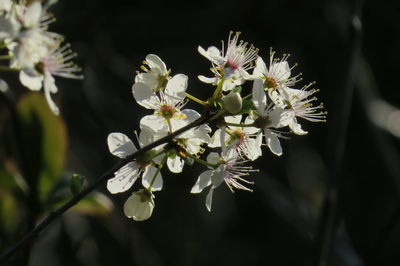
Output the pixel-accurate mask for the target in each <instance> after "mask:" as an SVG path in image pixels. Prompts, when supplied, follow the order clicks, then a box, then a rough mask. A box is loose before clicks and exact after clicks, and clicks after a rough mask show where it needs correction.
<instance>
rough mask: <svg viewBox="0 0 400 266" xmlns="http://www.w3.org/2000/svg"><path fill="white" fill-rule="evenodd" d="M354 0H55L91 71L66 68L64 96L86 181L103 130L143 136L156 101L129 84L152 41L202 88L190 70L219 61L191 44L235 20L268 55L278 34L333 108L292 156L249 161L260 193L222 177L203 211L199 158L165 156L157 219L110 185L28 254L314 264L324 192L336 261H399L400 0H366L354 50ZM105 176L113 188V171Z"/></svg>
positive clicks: (67, 260) (76, 163) (60, 25)
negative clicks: (99, 200)
mask: <svg viewBox="0 0 400 266" xmlns="http://www.w3.org/2000/svg"><path fill="white" fill-rule="evenodd" d="M354 6H357V4H356V1H344V0H336V1H335V0H331V1H317V0H315V1H289V0H281V1H269V0H266V1H252V0H248V1H227V0H219V1H192V2H189V1H187V2H184V1H157V0H153V1H140V2H139V1H127V0H125V1H122V0H114V1H96V0H68V1H59V3H57V4H56V5H55V6H54V7H53V8H52V9H51V11H52V12H53V13H54V14H55V16H56V17H57V22H56V23H54V24H52V25H51V30H53V31H55V32H58V33H61V34H63V35H65V36H66V39H67V41H68V42H70V43H71V44H72V48H73V50H74V51H76V52H77V53H78V57H77V59H76V61H77V63H78V64H79V65H80V66H82V68H83V72H84V75H85V79H84V80H83V81H75V80H62V79H57V84H58V87H59V88H60V92H59V93H58V94H57V95H56V96H55V98H56V99H57V102H58V103H59V106H60V109H61V115H62V117H63V119H64V120H65V122H66V125H67V128H68V138H69V141H68V142H69V143H68V163H67V168H68V169H69V170H70V171H76V172H79V173H82V174H84V175H85V176H87V177H88V179H89V181H92V180H94V179H95V178H96V177H97V176H99V175H100V174H102V173H103V172H104V171H106V170H107V169H108V168H109V167H111V166H113V165H114V163H115V162H116V158H115V157H113V156H112V155H111V154H110V153H109V151H108V148H107V145H106V138H107V135H108V134H109V133H110V132H123V133H125V134H127V135H129V136H131V137H132V138H134V134H133V130H137V129H138V128H139V120H140V119H141V117H142V116H143V115H145V114H148V113H149V112H147V110H144V109H143V108H141V107H140V106H139V105H137V104H136V103H135V101H134V99H133V97H132V93H131V86H132V84H133V80H134V72H135V71H136V70H139V67H140V65H141V61H142V60H144V58H145V56H146V55H147V54H149V53H154V54H157V55H159V56H160V57H161V58H162V59H163V60H164V61H165V62H166V64H167V67H168V68H171V69H172V73H184V74H187V75H188V76H189V87H188V92H190V93H191V94H193V95H195V96H197V97H199V98H201V99H206V97H207V96H209V94H210V87H209V86H207V85H206V84H202V83H201V82H200V81H198V79H197V78H196V76H197V75H198V74H203V75H206V76H209V70H208V69H209V67H210V64H209V62H208V61H207V60H206V59H205V58H203V57H202V56H201V55H199V54H198V52H197V47H198V45H201V46H202V47H204V48H207V47H208V46H211V45H215V46H217V47H220V40H225V41H226V39H227V37H228V34H229V31H230V30H233V31H241V32H242V35H241V38H242V39H244V40H246V41H248V42H249V43H252V44H254V45H255V46H256V47H258V48H259V49H260V55H261V56H262V57H263V58H264V59H265V60H267V58H268V56H269V47H273V48H274V49H275V50H276V51H277V54H278V55H281V54H282V53H290V54H291V56H290V58H289V63H290V64H291V65H292V64H294V63H296V62H297V63H298V64H299V66H298V67H296V68H295V69H294V72H295V73H299V72H302V73H303V78H304V81H302V82H301V83H300V84H299V85H300V86H302V85H305V84H306V83H307V82H311V81H314V80H315V81H317V84H316V87H317V88H320V90H321V91H320V92H319V93H318V95H317V96H318V98H319V101H322V102H324V104H325V109H326V110H327V111H328V122H327V123H319V124H312V123H309V122H304V123H303V124H304V126H303V127H304V128H305V129H306V130H308V131H309V134H308V135H306V136H292V137H291V138H290V139H288V140H282V145H283V150H284V154H283V156H282V157H276V156H273V155H272V154H271V153H270V152H269V151H268V150H267V149H264V150H263V151H264V154H263V157H262V158H259V159H258V160H257V161H256V162H255V165H256V167H258V168H259V169H260V170H261V171H260V172H259V173H256V174H254V175H252V176H251V179H252V180H254V181H255V185H254V192H253V193H248V192H243V191H237V192H236V193H235V194H233V195H232V194H231V193H230V192H229V190H228V188H227V187H226V186H221V187H220V188H218V190H217V191H216V193H215V194H214V195H215V198H214V202H213V211H212V212H211V213H208V211H207V210H206V208H205V205H204V201H205V193H202V194H200V195H192V194H190V193H189V192H190V189H191V187H192V185H193V184H194V182H195V181H196V179H197V176H198V174H199V173H201V171H203V168H202V167H200V166H198V165H196V166H194V167H187V166H185V169H184V172H183V173H182V174H180V175H170V174H168V172H167V171H164V172H163V177H164V189H163V190H162V191H161V192H158V193H156V199H155V201H156V208H155V209H154V213H153V215H152V217H151V218H150V219H149V220H148V221H145V222H140V223H139V222H134V221H132V220H129V219H127V218H126V217H125V216H124V214H123V211H122V206H123V203H124V201H125V200H126V198H127V197H128V196H129V195H130V193H129V192H126V193H123V194H119V195H109V196H110V198H111V199H112V200H113V202H114V207H115V208H114V210H113V212H112V214H111V215H109V216H106V217H101V218H98V217H90V216H88V217H86V216H80V215H77V214H74V213H70V214H68V213H67V214H66V215H65V216H64V217H63V218H62V219H60V220H58V221H57V222H55V223H54V224H53V225H51V226H50V227H49V229H48V230H47V231H45V232H44V233H43V235H42V236H41V238H40V239H39V241H37V242H36V244H35V245H34V247H33V250H32V253H31V254H32V255H31V259H30V265H185V266H188V265H221V266H223V265H274V266H280V265H282V266H283V265H285V266H287V265H294V266H301V265H317V264H316V263H315V260H316V258H317V257H318V254H319V253H320V251H319V250H320V247H321V242H320V241H319V240H318V239H319V236H321V234H320V233H318V232H319V230H318V228H320V227H319V225H320V224H321V222H320V221H321V220H322V218H321V217H325V218H326V217H328V216H326V215H323V213H324V212H323V211H322V210H328V211H329V210H332V209H330V208H326V207H324V206H326V205H325V204H324V202H325V199H326V195H327V193H326V192H327V191H330V192H331V193H333V194H331V195H334V196H333V199H335V198H336V199H337V200H333V201H328V203H330V205H329V204H328V205H329V206H332V204H333V206H336V207H337V211H338V212H337V219H336V226H335V227H336V228H337V230H335V233H334V235H333V237H332V247H333V248H332V251H331V252H330V253H329V256H328V259H327V261H328V262H327V264H326V265H349V266H350V265H351V266H354V265H355V266H358V265H382V266H383V265H393V266H396V265H400V209H399V207H400V201H399V192H400V167H399V164H400V160H399V158H400V157H399V137H400V134H399V127H400V118H399V111H398V109H396V108H399V107H400V93H399V88H398V69H399V63H398V62H399V61H400V60H399V59H400V52H399V47H400V19H399V15H400V7H399V4H398V3H397V1H374V0H365V1H364V2H363V5H362V6H363V8H362V11H363V16H362V19H361V21H362V24H363V31H362V36H361V39H360V40H361V42H360V45H361V50H360V53H359V56H356V58H357V60H356V61H352V60H353V56H354V55H355V54H356V55H357V52H356V51H357V34H356V33H355V32H354V30H353V29H352V26H351V25H353V24H352V21H353V20H352V14H353V12H354ZM353 22H354V21H353ZM354 62H355V63H354ZM352 70H355V71H354V72H352ZM352 88H353V89H354V93H353V97H351V93H348V92H349V90H351V89H352ZM378 100H382V101H378ZM347 102H349V103H351V106H350V108H349V111H350V115H349V117H348V128H347V136H346V137H345V138H344V137H342V133H343V132H345V131H346V127H345V126H344V125H346V124H347V123H346V122H347V118H346V117H347V115H346V103H347ZM374 103H375V105H374ZM376 103H380V104H381V105H377V104H376ZM382 104H383V105H382ZM385 104H386V105H385ZM388 104H389V105H388ZM382 106H386V107H388V106H389V107H390V106H392V107H393V108H392V109H390V110H391V111H390V112H389V111H388V112H385V110H387V109H384V108H380V107H382ZM188 107H193V108H197V106H195V105H193V106H191V105H189V106H188ZM396 110H397V113H396ZM396 115H397V120H396ZM390 119H392V120H390ZM390 121H394V122H390ZM396 121H397V122H396ZM393 128H394V129H393ZM396 128H397V131H396ZM396 132H397V136H396ZM340 145H344V146H343V147H344V151H343V153H341V152H340V151H341V150H340V147H341V146H340ZM338 147H339V148H338ZM139 187H140V186H139V184H136V185H135V187H134V188H135V189H137V188H139ZM99 190H101V191H103V192H105V193H107V192H106V189H105V185H104V186H103V187H100V188H99ZM335 196H337V197H335ZM331 199H332V198H331ZM332 202H333V203H332ZM323 243H326V242H323Z"/></svg>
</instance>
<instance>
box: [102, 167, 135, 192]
mask: <svg viewBox="0 0 400 266" xmlns="http://www.w3.org/2000/svg"><path fill="white" fill-rule="evenodd" d="M138 170H139V168H138V165H137V164H136V163H135V162H130V163H128V164H126V165H124V166H123V167H121V169H119V170H118V171H116V172H115V175H114V176H115V177H113V178H111V179H109V180H108V181H107V189H108V191H110V192H111V193H113V194H115V193H120V192H124V191H127V190H128V189H130V188H131V187H132V185H133V184H134V183H135V181H136V179H137V178H138Z"/></svg>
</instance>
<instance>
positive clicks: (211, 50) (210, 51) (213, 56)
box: [197, 46, 224, 65]
mask: <svg viewBox="0 0 400 266" xmlns="http://www.w3.org/2000/svg"><path fill="white" fill-rule="evenodd" d="M197 51H198V52H199V53H200V54H201V55H202V56H204V57H205V58H207V59H208V60H210V61H211V62H212V63H214V64H216V65H220V64H222V63H224V59H223V58H222V57H221V52H220V51H219V49H218V48H217V47H215V46H211V47H208V48H207V51H206V50H204V49H203V47H201V46H199V47H198V48H197Z"/></svg>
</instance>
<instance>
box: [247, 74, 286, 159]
mask: <svg viewBox="0 0 400 266" xmlns="http://www.w3.org/2000/svg"><path fill="white" fill-rule="evenodd" d="M252 101H253V104H254V106H255V107H256V112H254V120H253V119H252V118H250V117H247V118H246V121H245V122H246V124H247V123H249V124H250V123H254V124H255V126H256V127H258V131H259V132H263V133H264V136H265V141H266V145H267V146H268V147H269V149H270V150H271V152H272V153H274V154H275V155H278V156H280V155H282V147H281V144H280V142H279V139H278V137H279V136H280V134H279V132H278V131H276V130H273V129H272V128H279V127H282V125H281V119H282V112H283V109H281V108H279V107H275V108H273V107H272V104H270V105H268V106H267V95H266V94H265V92H264V89H263V82H262V80H261V79H256V80H254V84H253V94H252ZM251 133H255V132H251Z"/></svg>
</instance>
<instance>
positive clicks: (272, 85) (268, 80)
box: [253, 48, 301, 91]
mask: <svg viewBox="0 0 400 266" xmlns="http://www.w3.org/2000/svg"><path fill="white" fill-rule="evenodd" d="M274 55H275V52H274V51H273V50H272V48H271V50H270V58H269V67H267V66H266V65H265V63H264V61H263V59H262V58H261V57H257V60H256V66H255V68H254V70H253V78H254V79H262V80H263V82H264V84H263V85H264V86H263V87H264V88H266V89H271V91H272V90H274V89H278V88H283V87H290V86H293V85H294V84H295V83H296V82H298V81H299V80H300V79H299V77H300V76H301V74H299V75H297V76H294V77H290V75H291V71H292V69H293V68H294V67H296V65H294V66H293V67H290V66H289V64H288V62H287V59H288V57H289V55H288V54H284V55H283V57H282V58H281V59H279V58H274Z"/></svg>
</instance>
